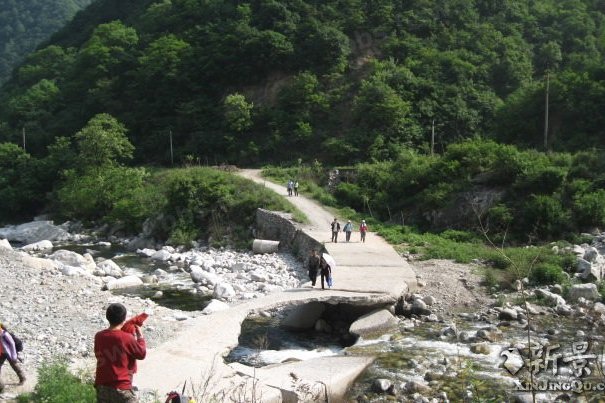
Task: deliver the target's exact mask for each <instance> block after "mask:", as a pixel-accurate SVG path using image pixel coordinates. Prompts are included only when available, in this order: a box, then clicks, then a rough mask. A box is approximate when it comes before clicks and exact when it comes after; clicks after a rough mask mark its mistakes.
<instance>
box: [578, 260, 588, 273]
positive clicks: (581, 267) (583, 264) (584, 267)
mask: <svg viewBox="0 0 605 403" xmlns="http://www.w3.org/2000/svg"><path fill="white" fill-rule="evenodd" d="M591 266H592V263H590V262H589V261H587V260H585V259H582V258H578V260H577V261H576V273H584V272H586V271H589V270H590V267H591Z"/></svg>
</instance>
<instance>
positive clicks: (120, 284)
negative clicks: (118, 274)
mask: <svg viewBox="0 0 605 403" xmlns="http://www.w3.org/2000/svg"><path fill="white" fill-rule="evenodd" d="M141 285H143V280H141V279H140V278H138V277H137V276H125V277H122V278H118V279H114V280H110V281H109V282H108V283H107V286H106V287H107V289H108V290H117V289H120V288H129V287H139V286H141Z"/></svg>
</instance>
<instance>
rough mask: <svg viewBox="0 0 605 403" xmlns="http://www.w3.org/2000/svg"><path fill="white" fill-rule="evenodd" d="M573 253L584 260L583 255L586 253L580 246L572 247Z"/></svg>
mask: <svg viewBox="0 0 605 403" xmlns="http://www.w3.org/2000/svg"><path fill="white" fill-rule="evenodd" d="M573 253H574V254H575V255H577V256H579V257H582V258H584V253H586V250H585V249H584V248H583V247H581V246H580V245H574V247H573Z"/></svg>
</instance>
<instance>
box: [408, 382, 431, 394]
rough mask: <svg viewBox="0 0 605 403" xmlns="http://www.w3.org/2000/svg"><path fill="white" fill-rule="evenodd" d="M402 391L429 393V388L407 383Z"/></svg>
mask: <svg viewBox="0 0 605 403" xmlns="http://www.w3.org/2000/svg"><path fill="white" fill-rule="evenodd" d="M404 390H405V391H406V392H407V393H426V394H428V393H430V392H431V388H430V387H429V386H428V385H425V384H423V383H420V382H418V381H409V382H406V383H405V386H404Z"/></svg>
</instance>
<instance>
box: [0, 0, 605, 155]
mask: <svg viewBox="0 0 605 403" xmlns="http://www.w3.org/2000/svg"><path fill="white" fill-rule="evenodd" d="M14 3H15V4H16V3H18V2H14ZM123 3H127V4H123ZM93 7H94V9H93V8H90V9H89V10H88V11H87V12H86V13H83V14H82V15H80V16H79V17H80V18H77V19H76V20H75V21H73V22H72V23H71V24H70V25H68V26H67V27H66V28H65V29H63V30H62V31H61V32H59V33H58V34H57V35H55V36H54V38H53V39H52V40H51V41H50V43H49V44H48V46H47V47H45V48H43V49H40V50H38V51H37V52H35V53H33V54H31V55H30V56H29V57H28V58H27V60H26V62H25V63H24V64H23V65H22V66H21V67H20V68H19V69H18V70H17V71H16V72H15V75H14V78H13V79H12V80H11V81H10V82H9V83H7V84H6V85H5V86H4V88H3V91H2V92H3V94H2V100H1V102H0V111H1V112H0V116H1V120H2V121H3V123H2V127H1V129H0V140H1V141H7V140H8V141H14V142H20V138H21V133H22V129H23V128H25V132H26V135H27V139H28V145H29V146H28V151H30V152H32V153H34V154H35V155H41V154H44V153H45V152H46V151H45V148H46V146H48V145H49V144H51V143H52V141H53V139H54V138H55V137H57V136H68V137H69V136H72V135H73V134H74V133H76V132H77V131H78V130H79V129H80V128H82V127H83V126H84V124H85V123H86V122H87V121H88V120H89V119H90V118H91V117H93V116H94V115H95V114H97V113H109V114H111V115H112V116H114V117H115V118H117V119H118V120H119V121H120V122H122V123H123V124H124V125H125V126H126V128H127V129H128V130H129V132H128V133H129V139H130V140H131V141H132V142H133V144H134V145H135V147H136V151H135V157H136V160H137V161H139V162H143V163H152V164H168V163H169V162H170V155H169V137H170V135H172V137H173V143H174V148H175V159H176V161H182V160H184V159H185V158H186V156H190V157H189V158H191V157H194V158H200V159H201V160H202V162H205V161H208V162H210V163H214V162H215V161H217V162H220V161H228V162H235V163H254V162H259V161H284V160H286V161H287V160H290V161H292V160H296V159H297V158H302V159H303V160H312V159H313V158H320V159H322V160H324V161H328V162H333V163H353V162H356V161H364V160H367V159H369V158H374V159H378V160H381V159H385V158H392V157H394V156H396V155H398V153H399V150H401V149H402V148H404V147H412V148H416V149H421V150H422V149H425V150H426V149H427V147H428V139H429V138H430V131H431V124H432V121H433V120H434V121H435V134H436V142H437V146H436V150H437V151H443V150H444V147H445V146H446V145H447V144H449V143H451V142H453V141H457V140H459V139H462V138H469V137H473V136H478V135H479V136H487V137H494V138H496V139H500V140H504V141H509V142H515V143H517V144H520V145H525V146H535V147H540V148H541V147H543V142H544V140H543V137H544V133H543V128H544V109H545V108H544V94H545V78H546V76H547V75H548V76H549V85H550V129H549V136H548V147H549V148H551V149H553V150H578V149H581V148H583V147H586V146H594V147H603V146H604V145H605V136H604V133H603V130H604V128H605V121H604V119H605V118H604V115H603V113H602V111H603V110H605V85H604V81H603V79H604V78H605V67H604V66H605V64H604V63H603V61H604V60H603V55H604V52H605V14H604V12H605V2H603V1H602V0H536V1H520V0H504V1H502V0H498V1H495V0H451V1H447V2H443V1H436V0H435V1H432V0H410V1H405V2H401V1H395V0H330V1H324V2H314V1H310V0H306V1H291V0H286V1H275V0H252V1H248V2H241V1H229V0H228V1H202V0H161V1H152V0H133V1H129V2H120V1H116V0H100V1H99V2H97V3H95V4H94V5H93Z"/></svg>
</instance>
